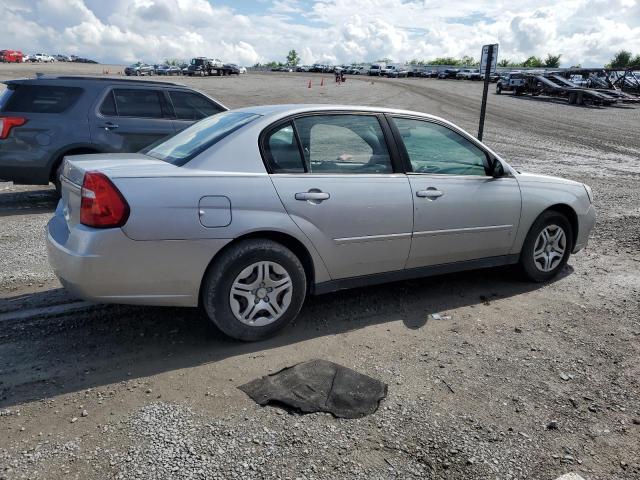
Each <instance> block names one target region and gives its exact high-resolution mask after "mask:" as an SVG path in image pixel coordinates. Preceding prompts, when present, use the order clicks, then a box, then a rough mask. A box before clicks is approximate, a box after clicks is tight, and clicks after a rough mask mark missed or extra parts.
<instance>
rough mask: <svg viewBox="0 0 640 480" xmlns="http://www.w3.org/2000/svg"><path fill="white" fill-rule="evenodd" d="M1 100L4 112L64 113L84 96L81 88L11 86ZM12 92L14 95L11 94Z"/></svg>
mask: <svg viewBox="0 0 640 480" xmlns="http://www.w3.org/2000/svg"><path fill="white" fill-rule="evenodd" d="M8 90H9V91H10V92H9V93H7V92H4V93H3V95H2V99H1V100H0V108H1V109H2V111H3V112H22V113H62V112H64V111H66V110H68V109H69V108H71V106H73V104H74V103H76V102H77V101H78V99H79V98H80V96H81V95H82V91H83V90H82V89H81V88H79V87H62V86H57V85H27V84H11V85H9V86H8ZM11 92H12V93H11Z"/></svg>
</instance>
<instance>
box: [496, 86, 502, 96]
mask: <svg viewBox="0 0 640 480" xmlns="http://www.w3.org/2000/svg"><path fill="white" fill-rule="evenodd" d="M501 93H502V85H496V94H497V95H500V94H501Z"/></svg>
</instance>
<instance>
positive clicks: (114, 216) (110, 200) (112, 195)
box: [80, 172, 129, 228]
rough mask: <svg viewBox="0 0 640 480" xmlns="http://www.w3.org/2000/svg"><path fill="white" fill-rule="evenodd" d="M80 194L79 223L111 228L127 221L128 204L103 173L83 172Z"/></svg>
mask: <svg viewBox="0 0 640 480" xmlns="http://www.w3.org/2000/svg"><path fill="white" fill-rule="evenodd" d="M81 196H82V198H81V201H80V223H82V224H84V225H87V226H88V227H95V228H112V227H121V226H123V225H124V224H125V223H126V222H127V219H128V218H129V204H128V203H127V201H126V200H125V199H124V197H123V196H122V194H121V193H120V190H118V189H117V188H116V186H115V185H114V184H113V183H112V182H111V180H109V178H108V177H107V176H106V175H105V174H104V173H100V172H87V173H85V174H84V180H83V181H82V191H81Z"/></svg>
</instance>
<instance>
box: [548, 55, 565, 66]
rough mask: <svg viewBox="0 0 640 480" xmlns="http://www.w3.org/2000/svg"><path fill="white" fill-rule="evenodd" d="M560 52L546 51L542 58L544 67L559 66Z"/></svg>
mask: <svg viewBox="0 0 640 480" xmlns="http://www.w3.org/2000/svg"><path fill="white" fill-rule="evenodd" d="M561 56H562V54H558V55H551V54H550V53H547V58H546V59H545V60H544V66H545V67H551V68H558V67H559V66H560V57H561Z"/></svg>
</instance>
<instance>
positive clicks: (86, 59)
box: [72, 57, 98, 64]
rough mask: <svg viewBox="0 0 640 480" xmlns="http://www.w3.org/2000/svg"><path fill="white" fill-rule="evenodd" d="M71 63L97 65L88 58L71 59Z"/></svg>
mask: <svg viewBox="0 0 640 480" xmlns="http://www.w3.org/2000/svg"><path fill="white" fill-rule="evenodd" d="M72 62H76V63H94V64H95V63H98V62H96V61H95V60H91V59H89V58H83V57H73V60H72Z"/></svg>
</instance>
